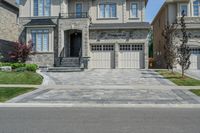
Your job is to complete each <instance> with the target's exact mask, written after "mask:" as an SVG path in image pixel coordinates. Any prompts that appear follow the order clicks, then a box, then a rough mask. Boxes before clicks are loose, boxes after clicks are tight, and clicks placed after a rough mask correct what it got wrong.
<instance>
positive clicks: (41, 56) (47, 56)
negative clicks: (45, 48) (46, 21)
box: [19, 18, 58, 67]
mask: <svg viewBox="0 0 200 133" xmlns="http://www.w3.org/2000/svg"><path fill="white" fill-rule="evenodd" d="M30 21H31V18H20V19H19V22H20V27H19V33H20V36H19V39H20V41H22V42H24V43H26V42H27V41H29V40H26V28H25V27H24V26H23V25H25V24H27V23H28V22H30ZM52 21H53V22H54V23H55V24H56V23H57V18H52ZM57 36H58V34H57V27H55V28H54V46H53V47H54V52H44V53H34V54H32V55H30V56H29V58H28V60H27V63H35V64H38V65H39V66H42V67H45V66H53V65H54V60H55V59H54V56H55V53H56V50H57V45H55V44H57V41H58V39H57V38H58V37H57Z"/></svg>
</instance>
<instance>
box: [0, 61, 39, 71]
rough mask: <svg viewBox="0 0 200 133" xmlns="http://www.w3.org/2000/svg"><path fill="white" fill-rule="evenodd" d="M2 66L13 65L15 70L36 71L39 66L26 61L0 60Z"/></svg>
mask: <svg viewBox="0 0 200 133" xmlns="http://www.w3.org/2000/svg"><path fill="white" fill-rule="evenodd" d="M1 66H11V67H12V69H13V70H14V71H17V72H19V71H26V70H27V71H32V72H36V70H37V69H38V66H37V65H36V64H25V63H8V62H0V67H1Z"/></svg>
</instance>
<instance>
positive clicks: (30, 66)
mask: <svg viewBox="0 0 200 133" xmlns="http://www.w3.org/2000/svg"><path fill="white" fill-rule="evenodd" d="M37 69H38V66H37V65H36V64H26V70H27V71H32V72H36V70H37Z"/></svg>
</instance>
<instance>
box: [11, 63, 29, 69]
mask: <svg viewBox="0 0 200 133" xmlns="http://www.w3.org/2000/svg"><path fill="white" fill-rule="evenodd" d="M25 66H26V65H25V64H24V63H12V64H11V67H12V69H17V68H21V67H25Z"/></svg>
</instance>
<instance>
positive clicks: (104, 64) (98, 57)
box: [91, 44, 114, 68]
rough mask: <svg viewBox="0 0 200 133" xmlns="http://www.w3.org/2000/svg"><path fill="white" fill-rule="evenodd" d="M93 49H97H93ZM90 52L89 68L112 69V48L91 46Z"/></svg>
mask: <svg viewBox="0 0 200 133" xmlns="http://www.w3.org/2000/svg"><path fill="white" fill-rule="evenodd" d="M95 47H96V48H97V49H95ZM92 48H93V49H92V50H91V68H113V67H114V46H113V45H106V44H104V45H93V46H92Z"/></svg>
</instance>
